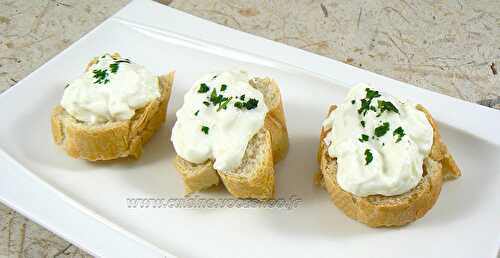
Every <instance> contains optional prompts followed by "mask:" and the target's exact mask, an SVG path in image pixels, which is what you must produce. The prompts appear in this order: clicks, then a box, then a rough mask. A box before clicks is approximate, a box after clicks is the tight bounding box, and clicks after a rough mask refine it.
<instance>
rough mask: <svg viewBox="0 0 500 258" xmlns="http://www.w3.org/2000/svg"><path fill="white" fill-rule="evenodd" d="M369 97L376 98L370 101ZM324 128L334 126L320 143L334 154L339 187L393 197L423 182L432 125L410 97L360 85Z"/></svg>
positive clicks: (324, 124) (430, 144)
mask: <svg viewBox="0 0 500 258" xmlns="http://www.w3.org/2000/svg"><path fill="white" fill-rule="evenodd" d="M369 91H371V92H370V93H369ZM375 92H376V93H375ZM377 95H378V96H377ZM370 96H376V97H373V98H371V101H369V100H370ZM368 102H369V103H370V104H369V105H367V103H368ZM387 102H390V103H392V104H393V107H395V109H394V108H393V107H391V105H390V104H387ZM363 107H365V108H363ZM383 107H384V108H383ZM382 110H383V112H381V111H382ZM396 110H397V112H396ZM365 111H366V112H365ZM323 127H324V128H325V129H330V128H331V129H332V130H331V131H330V132H329V133H328V134H327V136H326V137H325V139H324V141H325V143H326V144H327V146H328V154H329V155H330V156H331V157H336V158H337V182H338V184H339V186H340V187H341V188H342V189H343V190H345V191H347V192H350V193H352V194H354V195H356V196H368V195H375V194H380V195H385V196H393V195H398V194H403V193H405V192H408V191H409V190H411V189H413V188H414V187H415V186H417V184H418V183H419V181H420V180H421V178H422V173H423V160H424V158H425V157H426V156H427V155H428V154H429V152H430V150H431V147H432V143H433V129H432V126H431V125H430V123H429V122H428V120H427V119H426V117H425V114H424V113H423V112H421V111H419V110H418V109H417V108H416V105H415V104H413V103H411V102H410V101H408V100H403V99H398V98H395V97H393V96H391V95H389V94H385V93H383V92H378V91H376V90H375V89H374V88H372V87H370V86H368V85H366V84H359V85H356V86H355V87H353V88H352V89H351V90H350V91H349V93H348V95H347V97H346V99H345V101H344V103H342V104H341V105H339V106H338V107H337V109H336V110H334V111H333V112H332V113H331V114H330V115H329V116H328V118H327V119H326V120H325V121H324V123H323ZM377 128H378V129H377ZM398 128H401V129H398ZM384 131H385V133H384ZM382 134H383V135H382ZM363 135H364V136H363ZM377 135H378V136H377ZM370 156H371V158H370Z"/></svg>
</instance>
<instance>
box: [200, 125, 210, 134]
mask: <svg viewBox="0 0 500 258" xmlns="http://www.w3.org/2000/svg"><path fill="white" fill-rule="evenodd" d="M209 130H210V128H208V127H207V126H202V127H201V131H202V132H204V133H205V134H207V135H208V131H209Z"/></svg>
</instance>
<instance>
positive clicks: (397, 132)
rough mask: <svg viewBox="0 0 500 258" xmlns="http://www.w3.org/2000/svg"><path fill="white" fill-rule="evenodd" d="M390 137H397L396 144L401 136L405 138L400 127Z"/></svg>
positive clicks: (403, 131)
mask: <svg viewBox="0 0 500 258" xmlns="http://www.w3.org/2000/svg"><path fill="white" fill-rule="evenodd" d="M392 135H393V136H397V137H398V139H397V140H396V143H398V142H400V141H401V139H402V138H403V136H405V135H406V134H405V130H403V128H402V127H401V126H400V127H398V128H396V130H394V132H393V133H392Z"/></svg>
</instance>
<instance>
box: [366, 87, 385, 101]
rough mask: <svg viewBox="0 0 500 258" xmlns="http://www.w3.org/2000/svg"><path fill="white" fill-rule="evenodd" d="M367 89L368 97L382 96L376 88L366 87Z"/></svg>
mask: <svg viewBox="0 0 500 258" xmlns="http://www.w3.org/2000/svg"><path fill="white" fill-rule="evenodd" d="M365 91H366V97H365V98H367V99H374V98H377V97H380V96H381V95H380V93H379V92H378V91H376V90H372V89H370V88H366V89H365Z"/></svg>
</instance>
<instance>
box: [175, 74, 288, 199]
mask: <svg viewBox="0 0 500 258" xmlns="http://www.w3.org/2000/svg"><path fill="white" fill-rule="evenodd" d="M252 83H260V84H264V85H267V86H268V87H271V88H272V89H273V94H274V95H275V96H276V97H277V98H279V99H277V100H276V102H277V103H276V105H273V106H272V107H269V106H268V108H270V109H269V111H268V112H267V114H266V118H265V120H264V127H263V130H265V131H266V132H265V133H266V144H265V145H266V150H265V158H264V161H263V162H262V165H261V166H259V168H258V169H257V170H256V171H255V172H254V173H252V174H251V175H238V174H233V173H225V172H223V171H216V170H215V169H213V171H215V172H211V173H217V174H218V176H219V177H220V179H221V181H222V183H223V184H224V186H225V187H226V189H227V190H228V191H229V192H230V193H231V194H232V195H233V196H234V197H237V198H255V199H260V200H265V199H271V198H273V197H274V188H275V177H274V164H275V163H277V162H278V161H280V160H282V159H283V158H285V157H286V154H287V152H288V130H287V127H286V120H285V113H284V109H283V102H282V99H281V93H280V91H279V87H278V85H277V83H276V82H275V81H274V80H272V79H269V78H264V79H260V78H255V79H254V82H252ZM181 161H182V162H187V161H185V160H184V159H182V158H181V157H179V156H177V158H176V161H175V163H176V168H177V170H178V172H179V173H180V174H181V175H182V177H183V180H184V186H185V189H186V194H189V193H191V192H193V191H192V190H193V187H190V186H189V185H191V184H192V182H193V180H196V179H195V178H193V177H194V175H193V173H192V171H189V170H186V169H185V168H186V167H185V166H179V164H178V163H179V162H181ZM210 164H212V166H213V162H212V163H210ZM205 176H207V177H212V175H210V176H208V175H205ZM198 182H199V181H198ZM206 182H207V183H206V184H204V185H203V184H198V185H197V186H198V187H197V188H196V190H195V191H200V190H203V189H206V188H208V187H210V186H212V185H213V184H211V183H209V182H208V181H206Z"/></svg>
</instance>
